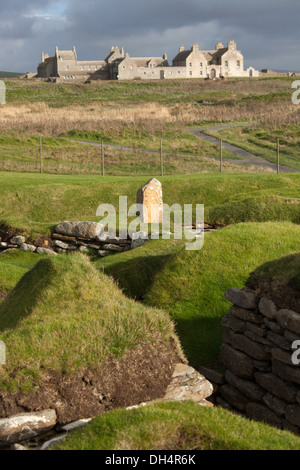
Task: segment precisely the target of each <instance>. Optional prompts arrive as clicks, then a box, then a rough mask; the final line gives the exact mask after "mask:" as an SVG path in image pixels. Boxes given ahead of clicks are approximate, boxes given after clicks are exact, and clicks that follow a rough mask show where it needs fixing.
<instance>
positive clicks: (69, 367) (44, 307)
mask: <svg viewBox="0 0 300 470" xmlns="http://www.w3.org/2000/svg"><path fill="white" fill-rule="evenodd" d="M0 337H1V340H2V341H4V342H5V344H6V349H7V363H6V366H4V367H2V369H1V370H0V384H1V390H2V391H3V390H7V391H22V392H28V391H32V390H33V388H34V387H35V386H38V385H40V384H41V383H42V381H43V377H44V374H46V373H47V370H48V371H49V370H50V371H57V372H58V373H60V374H67V375H71V374H74V373H76V372H78V373H82V372H83V370H85V369H86V368H90V370H92V371H97V370H98V369H99V367H100V366H101V364H103V362H104V361H105V359H107V358H109V357H115V358H121V357H122V356H123V355H124V353H125V352H126V351H127V350H128V349H134V348H135V347H137V346H138V345H142V344H145V345H146V344H153V345H154V344H156V343H157V342H160V341H163V342H165V343H168V342H169V341H170V339H171V338H174V339H175V341H177V340H176V335H175V333H174V327H173V324H172V322H171V321H170V319H169V316H168V315H167V314H166V313H165V312H163V311H162V310H158V309H153V308H149V307H146V306H142V305H141V304H139V303H136V302H134V301H132V300H130V299H128V298H126V297H125V296H124V295H123V294H122V292H121V291H120V290H118V288H117V286H116V285H115V284H114V282H113V281H112V280H110V279H109V278H108V277H107V276H105V275H104V274H102V273H99V272H98V271H97V270H96V268H95V267H94V266H93V265H92V264H91V263H90V262H89V260H88V258H86V257H84V256H83V255H71V256H57V257H48V258H46V259H42V260H41V261H40V262H39V263H38V264H37V265H36V266H35V267H34V268H33V269H32V270H30V271H29V272H28V273H26V274H25V276H23V277H22V278H21V280H20V281H19V282H18V284H17V285H16V287H15V288H14V289H13V290H12V291H11V293H10V294H9V296H8V297H6V299H5V300H4V301H3V302H1V304H0ZM87 345H88V347H86V346H87Z"/></svg>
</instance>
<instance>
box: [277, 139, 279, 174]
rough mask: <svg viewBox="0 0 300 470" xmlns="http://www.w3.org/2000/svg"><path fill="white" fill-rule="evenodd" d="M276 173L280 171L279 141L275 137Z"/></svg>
mask: <svg viewBox="0 0 300 470" xmlns="http://www.w3.org/2000/svg"><path fill="white" fill-rule="evenodd" d="M277 173H278V174H279V173H280V143H279V139H277Z"/></svg>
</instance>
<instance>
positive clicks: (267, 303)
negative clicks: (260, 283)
mask: <svg viewBox="0 0 300 470" xmlns="http://www.w3.org/2000/svg"><path fill="white" fill-rule="evenodd" d="M258 308H259V311H260V313H262V314H263V315H264V316H265V317H267V318H269V320H273V319H274V318H275V315H276V312H277V308H276V305H275V304H274V302H273V301H272V300H269V299H267V298H266V297H262V298H261V299H260V302H259V306H258Z"/></svg>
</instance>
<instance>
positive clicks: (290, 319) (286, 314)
mask: <svg viewBox="0 0 300 470" xmlns="http://www.w3.org/2000/svg"><path fill="white" fill-rule="evenodd" d="M276 320H277V321H278V323H279V325H280V326H282V328H284V329H287V330H290V331H292V332H293V333H296V334H300V314H299V313H296V312H294V311H293V310H288V309H283V310H279V312H277V313H276Z"/></svg>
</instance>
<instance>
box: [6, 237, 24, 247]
mask: <svg viewBox="0 0 300 470" xmlns="http://www.w3.org/2000/svg"><path fill="white" fill-rule="evenodd" d="M25 241H26V238H25V237H21V236H16V237H13V238H11V239H10V241H9V242H10V243H11V244H12V245H18V246H20V245H22V243H25Z"/></svg>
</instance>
